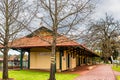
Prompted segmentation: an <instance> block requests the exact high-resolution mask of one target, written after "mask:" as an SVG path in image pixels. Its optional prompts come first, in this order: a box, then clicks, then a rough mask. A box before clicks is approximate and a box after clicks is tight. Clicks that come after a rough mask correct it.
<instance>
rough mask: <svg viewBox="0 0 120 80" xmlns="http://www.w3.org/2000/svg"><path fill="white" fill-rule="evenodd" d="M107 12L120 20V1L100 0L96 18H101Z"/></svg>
mask: <svg viewBox="0 0 120 80" xmlns="http://www.w3.org/2000/svg"><path fill="white" fill-rule="evenodd" d="M106 12H107V13H108V14H109V15H112V16H113V17H114V18H115V19H117V20H120V0H99V3H98V4H97V7H96V13H95V14H94V18H95V19H98V18H99V17H100V18H101V17H103V16H104V15H105V13H106Z"/></svg>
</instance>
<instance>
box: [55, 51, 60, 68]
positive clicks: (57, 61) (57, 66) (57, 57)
mask: <svg viewBox="0 0 120 80" xmlns="http://www.w3.org/2000/svg"><path fill="white" fill-rule="evenodd" d="M59 67H60V54H59V52H56V69H59Z"/></svg>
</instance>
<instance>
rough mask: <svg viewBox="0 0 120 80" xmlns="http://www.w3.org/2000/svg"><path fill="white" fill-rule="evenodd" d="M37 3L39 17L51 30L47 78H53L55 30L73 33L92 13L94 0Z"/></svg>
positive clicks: (51, 0) (53, 79)
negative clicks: (40, 14) (48, 75)
mask: <svg viewBox="0 0 120 80" xmlns="http://www.w3.org/2000/svg"><path fill="white" fill-rule="evenodd" d="M39 4H40V9H39V11H40V12H42V15H43V17H41V18H40V17H39V18H40V19H41V21H42V23H43V24H45V25H47V26H48V27H50V28H51V29H52V31H53V34H52V36H53V39H52V43H51V45H52V53H51V69H50V78H49V80H55V63H56V62H55V53H56V39H57V37H59V35H58V34H57V32H58V31H59V32H61V35H65V34H70V32H71V33H73V34H74V33H75V30H74V29H76V28H77V29H78V28H79V27H80V25H79V24H80V23H82V22H84V21H85V20H86V19H87V18H88V16H89V15H90V14H91V13H92V11H93V9H94V7H95V5H94V4H95V0H74V1H73V0H39ZM73 30H74V31H73Z"/></svg>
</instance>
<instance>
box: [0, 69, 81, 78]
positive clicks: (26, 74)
mask: <svg viewBox="0 0 120 80" xmlns="http://www.w3.org/2000/svg"><path fill="white" fill-rule="evenodd" d="M0 76H2V72H0ZM77 76H79V75H78V74H66V73H57V74H56V80H73V79H74V78H75V77H77ZM9 77H10V78H14V79H15V80H48V78H49V72H39V71H26V70H20V71H9Z"/></svg>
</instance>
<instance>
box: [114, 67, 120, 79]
mask: <svg viewBox="0 0 120 80" xmlns="http://www.w3.org/2000/svg"><path fill="white" fill-rule="evenodd" d="M112 69H113V70H115V71H119V72H120V66H117V67H116V66H113V67H112ZM117 80H120V76H117Z"/></svg>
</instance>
